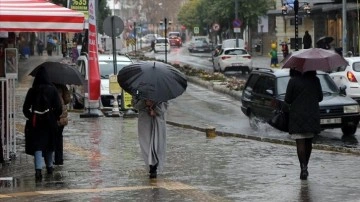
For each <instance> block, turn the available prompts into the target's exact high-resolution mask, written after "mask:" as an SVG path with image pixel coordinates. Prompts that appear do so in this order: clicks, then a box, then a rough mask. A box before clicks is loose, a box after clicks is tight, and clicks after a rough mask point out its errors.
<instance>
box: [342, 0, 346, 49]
mask: <svg viewBox="0 0 360 202" xmlns="http://www.w3.org/2000/svg"><path fill="white" fill-rule="evenodd" d="M346 21H347V19H346V0H342V34H343V36H342V55H343V56H345V55H346V53H347V44H346V43H347V31H346V24H347V23H346Z"/></svg>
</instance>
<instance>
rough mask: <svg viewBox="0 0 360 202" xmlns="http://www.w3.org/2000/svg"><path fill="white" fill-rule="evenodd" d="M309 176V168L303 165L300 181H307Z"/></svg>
mask: <svg viewBox="0 0 360 202" xmlns="http://www.w3.org/2000/svg"><path fill="white" fill-rule="evenodd" d="M308 176H309V172H308V170H307V166H305V165H302V166H301V172H300V179H301V180H307V177H308Z"/></svg>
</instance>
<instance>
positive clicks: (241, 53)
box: [213, 48, 252, 73]
mask: <svg viewBox="0 0 360 202" xmlns="http://www.w3.org/2000/svg"><path fill="white" fill-rule="evenodd" d="M213 68H214V72H218V71H220V72H225V71H241V72H243V73H245V72H250V71H251V70H252V59H251V55H250V54H249V53H248V52H247V51H246V50H245V49H243V48H223V49H221V50H220V52H218V54H216V55H214V59H213Z"/></svg>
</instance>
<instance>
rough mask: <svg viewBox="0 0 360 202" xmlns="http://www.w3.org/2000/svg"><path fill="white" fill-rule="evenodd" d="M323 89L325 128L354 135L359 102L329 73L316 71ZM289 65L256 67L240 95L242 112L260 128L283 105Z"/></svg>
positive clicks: (322, 126) (321, 109) (322, 124)
mask: <svg viewBox="0 0 360 202" xmlns="http://www.w3.org/2000/svg"><path fill="white" fill-rule="evenodd" d="M317 77H318V78H319V79H320V83H321V87H322V90H323V96H324V98H323V101H321V102H320V103H319V105H320V124H321V128H322V130H325V129H332V128H341V130H342V132H343V134H344V135H354V134H355V132H356V130H357V126H358V124H359V119H360V113H359V105H358V103H357V102H356V101H355V100H354V99H352V98H351V97H349V96H346V95H344V93H345V92H344V89H343V88H340V89H339V88H338V87H337V86H336V84H335V83H334V81H333V80H332V79H331V78H330V76H329V74H328V73H325V72H320V71H318V72H317ZM289 79H290V76H289V69H270V68H255V69H254V70H253V71H252V72H251V73H250V75H249V78H248V79H247V81H246V84H245V87H244V91H243V93H242V97H241V103H242V107H241V110H242V112H243V113H244V114H245V115H246V116H248V117H249V124H250V126H251V127H252V128H254V129H257V127H258V123H259V122H266V121H267V120H270V119H271V118H272V116H273V112H274V110H277V109H279V108H281V107H282V106H283V105H284V99H285V94H286V87H287V84H288V82H289Z"/></svg>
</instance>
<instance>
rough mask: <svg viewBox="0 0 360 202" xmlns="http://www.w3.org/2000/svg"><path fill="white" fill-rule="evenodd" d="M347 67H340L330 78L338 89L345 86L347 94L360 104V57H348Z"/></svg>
mask: <svg viewBox="0 0 360 202" xmlns="http://www.w3.org/2000/svg"><path fill="white" fill-rule="evenodd" d="M345 60H346V61H347V62H348V63H349V65H347V66H342V67H339V68H338V69H337V70H336V71H334V72H333V73H330V77H331V78H332V79H333V80H334V82H335V84H336V85H337V86H338V87H341V86H345V87H346V94H347V95H348V96H350V97H352V98H353V99H354V100H356V101H357V102H358V103H359V104H360V57H348V58H345Z"/></svg>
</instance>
